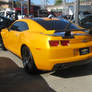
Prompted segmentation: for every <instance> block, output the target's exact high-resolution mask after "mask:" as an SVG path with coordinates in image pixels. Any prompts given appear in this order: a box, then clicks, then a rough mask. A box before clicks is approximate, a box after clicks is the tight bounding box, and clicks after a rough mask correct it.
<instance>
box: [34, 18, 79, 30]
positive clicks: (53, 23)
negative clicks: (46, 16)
mask: <svg viewBox="0 0 92 92" xmlns="http://www.w3.org/2000/svg"><path fill="white" fill-rule="evenodd" d="M35 21H36V22H37V23H39V24H40V25H41V26H43V27H44V28H45V29H47V30H56V31H57V30H61V31H63V30H64V29H65V28H66V26H67V25H68V24H69V21H67V20H64V19H61V20H48V21H46V20H35ZM68 29H79V28H78V27H77V26H76V25H74V24H72V23H71V24H70V25H69V27H68Z"/></svg>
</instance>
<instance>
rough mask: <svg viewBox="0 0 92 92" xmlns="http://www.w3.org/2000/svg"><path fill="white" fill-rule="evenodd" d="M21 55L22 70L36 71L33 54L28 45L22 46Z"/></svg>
mask: <svg viewBox="0 0 92 92" xmlns="http://www.w3.org/2000/svg"><path fill="white" fill-rule="evenodd" d="M21 55H22V62H23V66H24V70H25V71H26V72H27V73H31V74H35V73H37V71H38V70H37V68H36V65H35V63H34V59H33V56H32V54H31V52H30V50H29V48H28V47H26V46H24V47H23V48H22V51H21Z"/></svg>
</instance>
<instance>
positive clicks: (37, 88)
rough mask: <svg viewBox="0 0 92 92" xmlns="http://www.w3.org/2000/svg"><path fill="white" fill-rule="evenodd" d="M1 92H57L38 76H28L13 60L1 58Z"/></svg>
mask: <svg viewBox="0 0 92 92" xmlns="http://www.w3.org/2000/svg"><path fill="white" fill-rule="evenodd" d="M0 92H55V91H54V90H53V89H51V88H50V87H49V85H48V84H47V83H46V82H45V80H44V79H43V78H42V77H41V76H40V74H38V75H28V74H27V73H25V72H24V70H23V69H22V68H19V67H18V66H17V65H16V64H15V63H14V62H13V61H12V60H11V59H9V58H5V57H0Z"/></svg>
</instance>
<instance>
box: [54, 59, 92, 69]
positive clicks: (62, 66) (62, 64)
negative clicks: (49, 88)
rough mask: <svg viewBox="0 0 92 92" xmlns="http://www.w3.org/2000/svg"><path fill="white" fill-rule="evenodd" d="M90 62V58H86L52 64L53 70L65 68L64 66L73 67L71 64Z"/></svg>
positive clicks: (91, 60) (77, 64)
mask: <svg viewBox="0 0 92 92" xmlns="http://www.w3.org/2000/svg"><path fill="white" fill-rule="evenodd" d="M90 62H92V58H90V59H86V60H81V61H76V62H69V63H58V64H55V65H54V67H53V70H61V69H66V68H70V67H73V66H79V65H83V64H87V63H90Z"/></svg>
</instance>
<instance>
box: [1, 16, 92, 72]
mask: <svg viewBox="0 0 92 92" xmlns="http://www.w3.org/2000/svg"><path fill="white" fill-rule="evenodd" d="M1 37H2V48H3V49H7V50H9V51H11V52H13V53H14V54H16V55H17V56H19V57H20V58H21V59H22V60H23V65H24V69H25V70H26V71H28V72H31V73H34V72H36V71H37V70H48V71H49V70H53V69H55V70H56V69H62V68H68V67H71V66H75V65H80V64H85V63H88V62H91V61H92V36H91V35H90V34H89V32H88V31H87V30H86V29H82V28H80V27H79V26H76V25H74V24H72V23H70V22H69V21H67V20H64V19H56V18H33V19H21V20H17V21H15V22H14V23H13V24H12V25H11V26H10V27H9V28H6V29H3V30H2V31H1Z"/></svg>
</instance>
